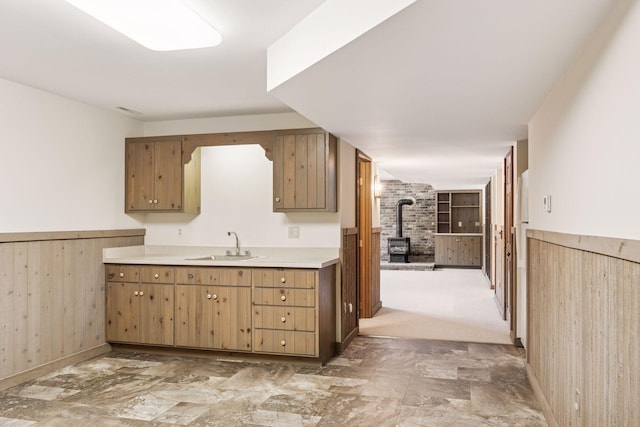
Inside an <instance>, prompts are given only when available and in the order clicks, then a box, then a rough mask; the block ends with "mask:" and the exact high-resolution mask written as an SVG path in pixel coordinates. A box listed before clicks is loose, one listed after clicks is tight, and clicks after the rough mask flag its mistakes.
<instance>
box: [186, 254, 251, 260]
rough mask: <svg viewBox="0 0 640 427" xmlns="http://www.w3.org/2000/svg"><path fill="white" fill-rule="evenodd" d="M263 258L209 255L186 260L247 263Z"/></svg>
mask: <svg viewBox="0 0 640 427" xmlns="http://www.w3.org/2000/svg"><path fill="white" fill-rule="evenodd" d="M256 258H263V257H262V256H259V255H207V256H201V257H194V258H185V259H186V260H187V261H247V260H250V259H256Z"/></svg>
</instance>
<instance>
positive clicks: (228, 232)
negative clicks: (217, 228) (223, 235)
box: [227, 231, 240, 256]
mask: <svg viewBox="0 0 640 427" xmlns="http://www.w3.org/2000/svg"><path fill="white" fill-rule="evenodd" d="M232 234H233V235H234V236H235V237H236V256H240V240H239V239H238V234H237V233H236V232H235V231H227V236H231V235H232Z"/></svg>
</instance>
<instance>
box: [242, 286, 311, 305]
mask: <svg viewBox="0 0 640 427" xmlns="http://www.w3.org/2000/svg"><path fill="white" fill-rule="evenodd" d="M315 296H316V292H315V290H312V289H311V290H309V289H286V288H280V289H274V288H254V290H253V303H254V304H260V305H275V306H285V307H293V306H295V307H314V306H315Z"/></svg>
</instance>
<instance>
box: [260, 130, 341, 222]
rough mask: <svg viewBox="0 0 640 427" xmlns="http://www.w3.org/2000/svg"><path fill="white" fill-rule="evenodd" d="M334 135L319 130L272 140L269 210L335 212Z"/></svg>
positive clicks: (335, 141) (286, 135)
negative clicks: (271, 208)
mask: <svg viewBox="0 0 640 427" xmlns="http://www.w3.org/2000/svg"><path fill="white" fill-rule="evenodd" d="M336 150H337V139H336V137H335V136H333V135H331V134H329V133H328V132H324V131H322V130H319V129H318V130H309V131H302V130H301V131H300V132H298V131H296V132H295V133H293V132H292V133H291V134H282V135H277V136H276V137H275V140H274V141H273V211H274V212H304V211H318V212H337V203H336V183H337V176H336V169H337V167H336Z"/></svg>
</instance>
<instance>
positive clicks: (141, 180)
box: [125, 137, 200, 214]
mask: <svg viewBox="0 0 640 427" xmlns="http://www.w3.org/2000/svg"><path fill="white" fill-rule="evenodd" d="M125 146H126V149H125V151H126V160H125V173H126V183H125V212H127V213H135V212H184V213H195V214H198V213H200V150H199V149H197V150H194V152H193V154H192V156H191V158H190V159H188V160H189V161H188V162H187V163H186V164H185V162H184V161H183V155H182V151H183V150H182V138H181V137H159V138H127V139H126V141H125Z"/></svg>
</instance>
